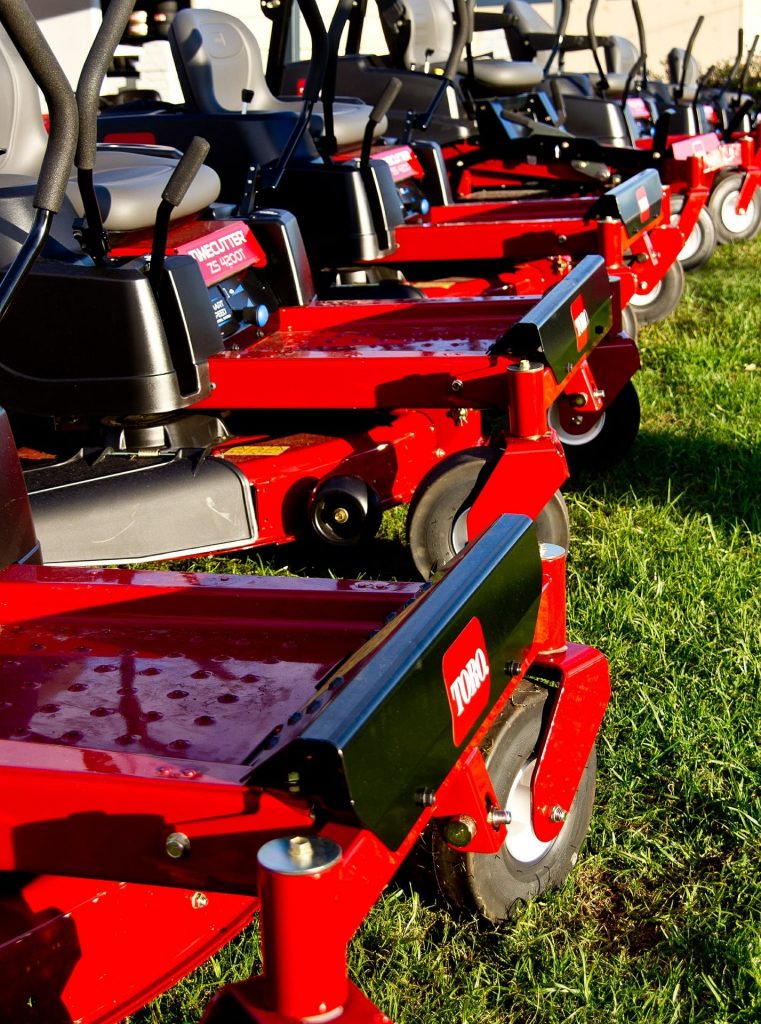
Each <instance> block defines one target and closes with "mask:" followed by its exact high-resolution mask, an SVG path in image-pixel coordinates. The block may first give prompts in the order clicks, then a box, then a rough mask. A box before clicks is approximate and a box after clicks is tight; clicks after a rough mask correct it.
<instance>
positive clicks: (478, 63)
mask: <svg viewBox="0 0 761 1024" xmlns="http://www.w3.org/2000/svg"><path fill="white" fill-rule="evenodd" d="M458 70H459V72H460V74H461V75H467V74H468V70H469V69H468V64H467V61H462V62H461V63H460V66H459V69H458ZM473 75H474V78H475V80H476V82H478V84H479V85H480V86H483V87H484V88H487V89H493V90H494V93H495V94H496V95H499V96H515V95H517V94H519V93H522V92H529V91H530V90H531V89H536V88H537V86H539V85H541V84H542V81H543V80H544V72H543V71H542V69H541V67H540V66H539V65H538V64H536V63H534V62H533V61H514V60H492V59H488V60H474V61H473Z"/></svg>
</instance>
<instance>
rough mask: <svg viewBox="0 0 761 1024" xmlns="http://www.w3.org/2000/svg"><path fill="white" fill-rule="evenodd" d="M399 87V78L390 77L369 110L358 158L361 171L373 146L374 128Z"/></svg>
mask: <svg viewBox="0 0 761 1024" xmlns="http://www.w3.org/2000/svg"><path fill="white" fill-rule="evenodd" d="M401 87H402V82H401V79H399V78H390V79H389V81H388V83H387V85H386V88H385V89H384V90H383V92H382V93H381V96H380V99H379V100H378V102H377V103H376V104H375V106H374V107H373V109H372V110H371V111H370V116H369V117H368V119H367V125H366V126H365V134H364V136H363V138H362V152H361V155H360V158H359V166H360V167H361V168H362V170H363V171H364V170H365V169H366V168H367V167H368V166H369V164H370V150H371V149H372V146H373V136H374V135H375V129H376V128H377V127H378V125H379V124H380V123H381V121H382V120H383V118H384V117H385V116H386V114H387V113H388V112H389V110H390V109H391V107H392V106H393V104H394V100H395V99H396V97H397V96H398V95H399V90H400V89H401Z"/></svg>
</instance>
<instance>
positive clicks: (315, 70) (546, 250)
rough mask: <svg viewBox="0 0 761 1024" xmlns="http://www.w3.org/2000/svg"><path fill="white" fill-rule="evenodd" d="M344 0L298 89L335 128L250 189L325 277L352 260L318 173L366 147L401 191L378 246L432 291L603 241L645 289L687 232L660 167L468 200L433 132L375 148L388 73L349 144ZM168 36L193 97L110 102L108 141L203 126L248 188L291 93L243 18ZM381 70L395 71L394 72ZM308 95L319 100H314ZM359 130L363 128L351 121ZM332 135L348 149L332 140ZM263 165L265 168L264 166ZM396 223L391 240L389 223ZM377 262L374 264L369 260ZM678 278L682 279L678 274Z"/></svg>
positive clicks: (520, 284) (464, 286)
mask: <svg viewBox="0 0 761 1024" xmlns="http://www.w3.org/2000/svg"><path fill="white" fill-rule="evenodd" d="M303 6H304V7H307V8H311V7H313V6H314V5H310V4H306V3H303ZM350 7H351V5H350V4H348V5H347V4H346V3H343V4H341V5H339V8H338V9H337V11H336V14H335V16H334V18H333V21H332V24H331V29H330V33H329V45H328V47H327V49H328V53H329V56H328V58H327V63H328V65H329V68H328V72H327V78H326V79H325V81H324V83H323V77H324V76H322V75H320V74H319V68H320V67H321V66H323V65H324V64H325V62H326V58H325V56H324V53H325V45H324V38H323V37H324V30H322V36H321V35H320V26H321V23H319V13H318V12H317V10H316V7H315V9H314V10H312V11H311V14H310V17H309V18H308V19H307V20H308V23H309V24H310V28H311V26H313V25H316V26H317V27H315V28H314V30H313V49H314V51H315V53H314V58H313V60H312V62H311V63H310V65H309V75H308V79H302V80H300V81H299V82H298V83H297V87H298V89H299V90H300V91H301V92H302V93H304V90H306V92H305V93H304V101H305V103H306V102H309V103H310V104H314V103H315V102H316V101H315V100H314V98H313V99H312V100H309V96H310V94H312V93H314V88H313V86H312V82H314V81H317V83H318V86H317V88H318V89H319V88H320V87H321V95H322V100H321V102H320V105H319V109H320V118H319V119H318V125H317V126H318V128H320V129H322V127H323V126H324V125H327V131H328V135H327V136H321V137H318V139H317V142H316V144H317V147H318V149H319V154H318V149H316V148H315V147H314V146H313V145H311V140H310V139H309V138H307V139H305V140H302V142H301V144H300V147H299V149H298V150H296V149H295V147H294V146H292V147H291V152H290V155H289V159H291V160H292V161H294V162H295V163H296V164H297V165H298V166H297V167H293V166H291V168H290V172H289V174H288V175H286V176H285V177H284V178H282V179H281V180H280V181H279V183H278V188H277V189H275V190H272V189H269V188H268V187H267V186H266V184H265V186H264V187H263V188H260V189H259V191H258V199H257V200H256V201H258V202H259V203H260V204H261V203H265V204H269V205H277V206H284V207H286V208H287V209H290V210H292V211H293V212H295V213H296V215H297V218H298V220H299V223H300V225H301V226H302V231H303V233H304V235H305V238H306V242H307V249H308V251H309V253H310V257H311V259H312V263H313V266H315V268H316V269H319V270H320V271H322V270H323V269H325V270H326V271H327V276H323V275H319V276H318V287H320V288H324V287H325V285H326V284H332V282H333V280H334V278H335V272H336V269H337V268H336V265H335V264H336V261H338V260H340V258H341V257H343V259H344V263H346V262H347V260H348V257H347V255H346V252H345V251H343V252H341V253H338V254H336V253H335V251H331V252H330V254H326V253H325V240H326V238H329V237H330V234H331V231H330V227H329V225H328V224H327V223H326V220H327V218H326V215H325V211H326V210H330V211H331V212H332V208H333V206H334V204H335V201H336V197H335V194H334V193H331V192H329V193H327V194H325V192H324V187H325V181H324V179H325V178H326V177H328V176H329V173H330V167H329V166H328V167H324V166H321V165H322V164H323V163H325V164H328V165H331V164H332V165H333V166H335V165H336V163H338V164H339V166H340V163H341V162H343V163H345V162H346V161H347V160H353V159H355V158H356V159H357V160H358V161H359V164H360V167H361V168H362V176H363V178H364V179H365V180H367V179H368V178H369V177H370V171H369V168H370V165H371V161H370V156H371V152H372V156H373V158H374V160H375V163H376V164H377V162H378V161H379V160H383V161H386V162H387V163H388V164H389V167H390V168H391V171H392V175H393V178H394V181H395V182H396V184H397V187H398V189H399V192H400V195H401V197H402V205H401V207H400V205H399V201H398V199H396V200H395V198H394V195H393V193H390V192H389V191H388V190H386V191H385V192H384V193H383V195H382V196H380V197H379V198H377V199H375V200H374V202H373V203H372V211H373V214H374V217H375V220H376V222H378V223H377V227H378V229H379V231H380V232H381V233H382V234H385V235H386V236H387V238H388V241H387V242H386V244H385V248H386V250H387V251H386V253H385V255H383V256H382V257H380V259H381V260H382V262H383V264H384V265H385V266H386V267H394V268H396V269H397V271H398V272H400V273H402V274H403V275H404V276H405V278H406V279H407V280H408V281H410V282H411V283H413V284H415V285H417V286H418V287H420V288H421V289H422V291H423V292H424V293H426V294H429V295H438V294H441V289H442V288H445V289H446V293H447V294H449V295H457V294H468V295H472V294H489V293H491V292H494V291H501V292H505V291H508V292H523V293H528V292H536V291H543V290H545V289H546V288H548V287H549V286H550V285H551V284H553V283H554V282H555V281H557V280H558V278H559V277H560V276H562V275H563V273H565V272H567V270H568V269H569V268H570V267H571V266H572V265H574V263H575V262H576V261H577V260H578V259H579V258H580V257H581V256H582V255H585V254H589V253H595V252H599V253H602V254H603V255H604V257H605V259H606V265H607V266H608V269H609V272H610V273H611V274H615V275H618V276H620V277H622V278H623V279H625V280H624V283H623V289H624V302H625V303H628V301H629V297H630V296H631V295H632V294H634V295H637V296H641V295H650V294H652V293H653V290H654V289H656V288H658V287H660V285H661V282H662V281H663V279H664V277H666V276H667V274H668V273H669V269H670V268H671V266H672V264H673V263H674V261H675V259H676V255H677V253H678V252H679V250H680V248H681V247H682V244H683V238H682V236H681V235H680V232H679V230H678V229H677V228H672V227H671V226H670V224H669V216H668V201H667V200H666V201H664V197H663V194H662V191H661V187H660V183H659V181H658V177H657V174H656V173H655V172H654V171H652V170H651V171H648V172H645V173H644V174H642V175H638V176H636V177H635V178H633V179H632V180H631V181H629V182H626V183H623V184H621V185H620V187H619V188H618V189H617V190H616V191H615V192H614V193H613V195H611V196H609V197H607V198H604V199H597V200H592V199H575V200H570V199H569V200H566V201H565V202H563V203H560V202H558V203H552V202H549V203H548V202H547V201H538V202H537V201H531V200H530V199H524V200H523V201H521V202H504V201H501V202H482V203H479V204H477V205H474V204H471V206H470V208H466V207H465V205H464V204H457V205H456V204H454V202H453V197H452V192H451V190H450V188H449V184H448V179H447V170H446V165H445V163H444V160H443V157H442V153H441V150H440V148H439V147H438V145H432V144H427V143H425V142H421V143H420V144H419V145H417V146H416V147H415V149H416V152H415V153H414V154H413V152H412V150H411V148H410V147H409V146H408V145H406V144H402V145H391V146H386V147H378V146H376V147H375V148H373V149H372V150H371V146H372V143H373V138H374V135H375V134H377V130H378V129H379V128H381V127H382V126H383V125H384V124H385V123H386V120H387V119H386V114H388V113H390V112H391V110H392V109H393V106H394V104H395V99H394V97H395V96H396V91H397V90H396V89H394V88H393V87H391V88H390V89H389V88H388V87H387V88H386V89H385V90H383V94H382V95H380V96H378V97H376V99H377V105H376V109H375V111H374V112H373V114H372V115H371V117H370V119H369V126H370V125H373V126H375V128H376V131H375V132H373V131H372V130H371V129H370V128H368V130H367V131H366V132H365V133H364V134H365V138H364V145H363V146H362V149H361V151H360V150H359V149H358V148H357V147H356V146H354V147H353V146H352V144H351V143H352V136H351V135H350V133H349V132H348V129H347V124H346V122H345V117H343V112H344V110H345V109H346V108H347V107H348V108H349V109H350V110H352V111H356V110H357V109H361V108H358V107H357V106H356V104H355V105H354V106H351V105H350V104H348V103H347V101H346V100H345V99H343V100H341V101H340V102H339V103H338V104H336V101H335V97H334V92H335V89H334V86H333V77H334V73H335V49H336V48H337V46H338V41H339V40H340V38H341V35H342V30H343V27H344V24H345V22H346V20H347V18H348V17H349V8H350ZM288 10H290V7H289V8H288ZM283 19H286V21H287V18H286V12H285V11H284V12H282V18H280V19H278V22H277V24H276V28H277V29H278V32H277V33H276V34H275V35H274V37H273V41H272V52H278V51H279V49H281V47H280V46H279V43H280V41H281V37H282V22H283ZM450 20H451V19H450ZM217 37H219V38H225V39H226V40H227V43H226V45H225V48H224V50H221V49H220V48H219V47H218V46H216V44H215V39H216V38H217ZM169 38H170V42H171V44H172V48H173V53H174V56H175V60H176V63H177V68H178V72H179V75H180V80H181V82H182V83H183V88H184V91H185V95H186V103H185V105H184V106H182V107H176V106H172V105H167V104H159V105H156V104H148V105H146V104H144V103H137V104H129V103H128V104H124V105H116V106H114V107H112V108H110V109H108V110H106V111H105V112H104V113H103V115H102V116H101V118H100V119H99V126H98V131H99V136H100V137H101V138H102V139H103V140H104V141H105V142H107V143H112V144H119V143H130V142H135V141H138V142H159V143H164V144H171V145H175V146H177V147H178V148H180V149H184V148H185V147H186V146H187V145H188V143H189V141H190V139H191V137H192V135H193V133H194V132H196V131H198V132H199V133H201V134H203V135H204V137H206V138H208V139H209V140H210V142H211V153H210V157H209V160H210V163H211V165H212V166H213V167H214V168H215V169H216V170H217V171H218V173H219V174H220V177H221V180H222V198H223V199H226V200H228V201H231V202H235V203H238V202H239V200H240V196H241V194H242V193H243V191H244V188H245V186H246V183H247V181H248V182H249V188H250V189H252V188H253V185H252V184H251V182H252V181H253V180H255V175H256V173H257V169H258V170H259V173H260V175H261V173H262V169H263V168H266V166H267V161H268V159H270V160H271V156H272V138H271V136H272V133H273V125H274V124H275V123H276V122H277V121H278V120H279V121H281V122H282V118H283V115H284V113H285V112H284V111H283V110H281V109H279V107H278V104H280V105H281V106H283V105H284V102H283V101H281V100H279V99H277V98H276V97H274V96H273V95H272V94H271V93H270V92H269V89H268V86H267V82H266V80H265V78H264V75H263V72H262V68H261V58H260V56H259V50H258V46H257V43H256V40H255V39H254V37H253V36H252V34H251V33H250V31H249V30H248V29H247V28H246V26H245V25H244V24H243V23H242V22H240V21H238V19H236V18H233V17H231V16H230V15H227V14H222V13H220V12H217V11H209V10H193V9H189V10H185V11H181V12H179V13H178V15H177V16H176V17H175V19H174V20H173V22H172V26H171V29H170V33H169ZM456 45H457V44H455V48H454V49H453V50H452V53H455V51H456ZM321 54H322V56H321ZM304 74H306V71H304ZM385 81H386V82H388V77H387V76H386V78H385ZM392 81H393V79H392ZM241 83H243V84H244V88H243V89H241V88H240V86H241ZM307 83H309V85H307ZM246 86H248V87H246ZM241 93H243V94H244V96H248V95H249V94H250V93H253V96H254V110H253V112H252V111H251V110H250V109H248V108H249V107H250V106H251V104H249V103H248V101H247V100H246V101H244V104H243V105H244V106H245V107H246V112H245V113H238V109H239V108H240V105H241V104H240V98H239V97H240V94H241ZM257 97H258V100H257ZM288 102H293V101H288ZM257 103H258V106H257ZM379 108H380V109H379ZM310 109H312V110H314V105H312V106H311V107H310ZM334 109H338V110H339V111H340V112H341V115H342V118H340V119H339V120H338V122H335V119H334V117H333V115H332V113H331V112H332V111H334ZM262 122H265V123H266V124H267V125H268V129H267V133H263V132H262V130H261V128H260V126H261V124H262ZM334 123H336V124H338V125H339V127H338V128H336V129H335V130H333V129H331V125H333V124H334ZM304 126H305V127H306V123H305V125H304ZM354 141H355V142H356V141H358V138H357V136H356V135H355V137H354ZM337 149H340V152H338V153H336V150H337ZM294 158H295V160H294ZM263 176H264V177H265V179H266V177H267V175H266V173H265V174H264V175H263ZM421 186H422V188H421ZM331 200H332V202H331ZM315 207H316V209H315ZM392 230H393V244H392V242H391V239H390V237H389V236H390V232H391V231H392ZM362 257H363V258H362V259H361V263H362V266H363V268H364V269H365V272H368V263H369V262H370V258H369V256H368V254H362ZM374 262H377V258H376V260H375V261H374ZM326 263H327V266H326V267H324V264H326ZM342 269H343V275H342V278H341V279H343V280H345V279H346V277H347V273H346V270H347V268H346V266H344V267H343V268H342ZM369 272H370V273H373V270H372V268H370V270H369ZM674 273H676V272H672V277H673V276H674ZM354 276H356V274H354ZM676 284H677V285H679V286H681V280H679V281H677V282H676ZM671 291H672V292H673V291H674V287H673V286H672V289H671ZM678 296H679V293H676V294H673V295H671V296H670V299H671V304H670V306H669V307H668V308H667V307H666V305H665V304H664V303H663V302H661V304H660V305H659V306H657V307H654V308H653V311H652V312H653V316H654V318H656V319H657V318H660V317H661V316H664V315H666V313H667V312H668V311H670V309H671V308H673V306H674V305H675V304H676V301H677V300H678ZM648 313H649V311H645V313H644V314H643V316H644V317H645V318H648ZM627 327H629V328H630V330H631V332H632V333H636V323H635V322H634V318H633V316H632V314H631V312H628V313H627Z"/></svg>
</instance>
